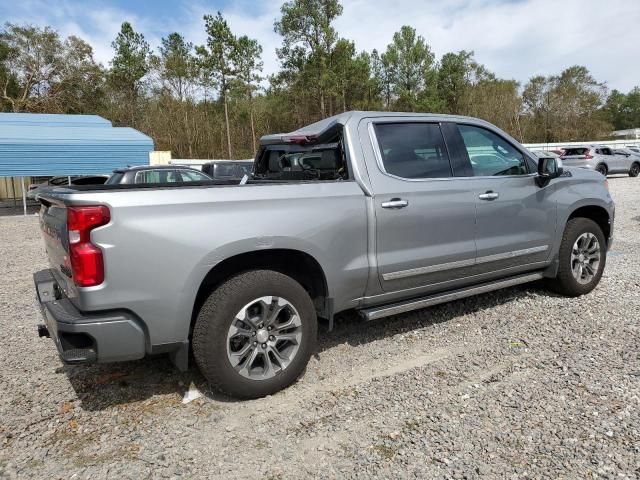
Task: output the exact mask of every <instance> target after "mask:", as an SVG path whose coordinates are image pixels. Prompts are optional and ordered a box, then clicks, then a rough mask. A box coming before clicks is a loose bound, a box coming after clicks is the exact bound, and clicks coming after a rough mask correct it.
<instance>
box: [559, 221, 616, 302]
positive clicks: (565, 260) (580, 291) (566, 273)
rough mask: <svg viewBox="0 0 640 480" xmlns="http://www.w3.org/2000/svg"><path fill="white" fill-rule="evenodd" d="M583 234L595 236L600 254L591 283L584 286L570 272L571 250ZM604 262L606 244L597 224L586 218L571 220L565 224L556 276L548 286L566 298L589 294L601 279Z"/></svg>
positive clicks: (605, 259)
mask: <svg viewBox="0 0 640 480" xmlns="http://www.w3.org/2000/svg"><path fill="white" fill-rule="evenodd" d="M584 233H592V234H593V235H595V237H596V238H597V240H598V244H599V252H600V262H599V265H598V269H597V271H596V272H595V275H594V276H593V278H592V279H591V281H589V283H585V284H583V283H580V282H578V280H577V279H576V278H575V277H574V275H573V273H572V271H571V251H572V249H573V245H574V243H575V242H576V240H577V239H578V237H580V236H581V235H582V234H584ZM606 261H607V244H606V241H605V237H604V234H603V233H602V230H601V229H600V227H599V226H598V224H597V223H595V222H594V221H593V220H589V219H588V218H581V217H578V218H572V219H571V220H569V221H568V222H567V226H566V228H565V229H564V235H563V236H562V243H561V244H560V252H559V266H558V274H557V276H556V278H554V279H552V280H549V281H548V286H549V288H551V289H552V290H553V291H555V292H557V293H560V294H561V295H566V296H568V297H577V296H580V295H584V294H586V293H589V292H590V291H591V290H593V289H594V288H595V287H596V285H598V282H599V281H600V277H602V272H603V271H604V267H605V264H606Z"/></svg>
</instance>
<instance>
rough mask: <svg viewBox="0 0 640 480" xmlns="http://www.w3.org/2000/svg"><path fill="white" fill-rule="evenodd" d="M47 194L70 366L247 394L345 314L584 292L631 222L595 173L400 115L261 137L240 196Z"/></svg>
mask: <svg viewBox="0 0 640 480" xmlns="http://www.w3.org/2000/svg"><path fill="white" fill-rule="evenodd" d="M297 165H299V166H300V169H297ZM294 167H296V168H294ZM40 202H41V204H42V206H41V209H40V224H41V228H42V232H43V238H44V241H45V245H46V251H47V254H48V256H49V260H50V262H49V263H50V265H51V268H49V269H46V270H42V271H40V272H37V273H36V274H35V275H34V280H35V285H36V290H37V298H38V299H39V302H40V304H41V306H42V310H43V312H44V315H45V322H46V326H44V325H43V326H41V328H40V332H41V334H42V335H45V336H46V335H50V336H51V337H53V338H54V340H55V342H56V345H57V347H58V350H59V352H60V355H61V357H62V358H63V360H64V361H65V362H68V363H91V362H114V361H120V360H134V359H139V358H142V357H144V356H146V355H152V354H160V353H164V354H169V355H170V356H171V359H172V360H173V362H174V363H175V364H176V365H177V366H178V368H180V369H186V368H187V367H188V362H189V359H190V358H194V359H195V362H196V364H197V365H198V367H199V368H200V370H201V371H202V373H203V374H204V376H205V377H206V378H207V379H208V380H209V382H210V383H211V384H212V385H214V386H215V387H217V388H219V389H220V390H222V391H224V392H227V393H228V394H231V395H233V396H236V397H242V398H255V397H260V396H264V395H269V394H272V393H275V392H277V391H278V390H280V389H282V388H284V387H286V386H288V385H290V384H291V383H292V382H294V381H295V380H296V378H298V376H300V375H301V374H302V372H303V371H304V369H305V366H306V365H307V362H308V360H309V358H310V356H311V355H312V354H313V352H314V351H315V349H316V340H317V339H316V337H317V320H318V318H323V319H325V320H326V322H327V324H328V328H329V330H331V328H332V326H333V319H334V315H335V314H336V313H338V312H341V311H345V310H348V309H355V310H356V311H358V312H359V313H360V315H362V317H363V319H364V320H366V321H371V320H378V319H381V318H383V317H388V316H391V315H397V314H399V313H403V312H409V311H412V310H417V309H421V308H424V307H428V306H431V305H436V304H439V303H443V302H447V301H451V300H454V299H459V298H463V297H468V296H471V295H478V294H485V293H487V292H489V291H493V290H498V289H500V288H505V287H511V286H514V285H520V284H524V283H527V282H532V281H537V280H542V279H544V280H546V281H547V283H548V286H549V287H550V288H552V289H553V290H554V291H556V292H559V293H560V294H562V295H567V296H570V297H578V296H580V295H583V294H586V293H588V292H590V291H591V290H592V289H594V288H595V287H596V285H597V284H598V282H599V281H600V278H601V276H602V272H603V271H604V268H605V262H606V257H607V250H608V249H609V247H610V245H611V242H612V238H613V237H612V234H613V223H614V204H613V200H612V199H611V196H610V195H609V191H608V189H607V182H606V180H605V179H604V178H603V177H602V175H600V174H598V173H596V172H593V171H588V170H584V169H579V168H576V169H573V168H566V169H563V168H562V166H561V164H560V163H559V162H558V161H557V158H556V157H553V156H544V155H543V156H541V157H540V158H536V157H534V156H533V155H532V154H531V153H530V152H529V151H528V150H526V149H525V148H524V147H523V146H522V145H520V144H519V143H518V142H517V141H516V140H515V139H513V138H512V137H510V136H509V135H508V134H506V133H505V132H503V131H501V130H500V129H498V128H497V127H495V126H493V125H491V124H490V123H487V122H485V121H483V120H479V119H475V118H470V117H459V116H452V115H431V114H417V113H391V112H345V113H342V114H340V115H337V116H335V117H331V118H327V119H324V120H322V121H320V122H318V123H315V124H313V125H309V126H307V127H305V128H303V129H301V130H298V131H296V132H293V133H288V134H275V135H267V136H265V137H262V139H261V140H260V148H259V150H258V153H257V155H256V159H255V163H254V167H253V175H252V176H251V178H250V179H249V180H248V181H246V182H243V183H241V184H240V183H238V182H234V184H229V183H225V182H208V183H203V182H201V183H197V184H193V183H191V184H189V183H173V184H162V185H158V186H153V185H152V186H145V185H140V186H138V185H101V186H92V187H88V186H84V187H79V186H71V187H67V188H61V189H57V190H52V191H50V192H46V193H45V194H44V195H43V196H41V197H40ZM574 301H575V302H576V307H575V308H576V310H579V309H580V306H579V302H580V300H574ZM362 329H363V330H364V329H366V326H365V325H363V326H362ZM191 354H193V355H192V356H191Z"/></svg>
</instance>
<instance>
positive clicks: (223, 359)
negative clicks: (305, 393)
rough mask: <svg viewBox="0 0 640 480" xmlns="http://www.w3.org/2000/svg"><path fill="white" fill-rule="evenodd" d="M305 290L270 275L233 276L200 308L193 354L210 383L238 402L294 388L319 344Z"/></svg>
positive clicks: (278, 275)
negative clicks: (241, 399)
mask: <svg viewBox="0 0 640 480" xmlns="http://www.w3.org/2000/svg"><path fill="white" fill-rule="evenodd" d="M316 335H317V319H316V313H315V309H314V306H313V302H312V301H311V298H310V297H309V294H308V293H307V292H306V290H305V289H304V288H303V287H302V286H301V285H300V284H299V283H298V282H296V281H295V280H293V279H292V278H290V277H288V276H286V275H283V274H281V273H278V272H274V271H271V270H253V271H249V272H245V273H242V274H239V275H237V276H235V277H232V278H231V279H229V280H228V281H227V282H225V283H224V284H223V285H221V286H220V287H219V288H218V289H216V290H215V291H214V292H213V293H212V294H211V295H210V296H209V298H208V299H207V300H206V301H205V303H204V305H203V306H202V308H201V309H200V312H199V314H198V317H197V319H196V323H195V326H194V330H193V354H194V357H195V359H196V363H197V364H198V367H199V368H200V371H201V372H202V374H203V375H204V376H205V377H206V379H207V380H208V381H209V382H210V383H211V384H212V385H213V386H214V387H216V388H217V389H219V390H221V391H223V392H225V393H227V394H229V395H232V396H234V397H238V398H259V397H264V396H265V395H270V394H272V393H275V392H277V391H279V390H281V389H283V388H285V387H287V386H289V385H290V384H291V383H293V382H294V381H295V380H296V379H297V378H298V377H299V376H300V374H302V372H303V371H304V369H305V367H306V365H307V362H308V361H309V357H310V356H311V353H312V352H313V350H314V348H315V344H316Z"/></svg>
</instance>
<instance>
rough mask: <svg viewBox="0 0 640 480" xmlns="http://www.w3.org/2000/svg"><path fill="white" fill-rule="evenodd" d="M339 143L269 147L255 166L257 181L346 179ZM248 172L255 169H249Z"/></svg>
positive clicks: (346, 173) (343, 158)
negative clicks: (259, 179)
mask: <svg viewBox="0 0 640 480" xmlns="http://www.w3.org/2000/svg"><path fill="white" fill-rule="evenodd" d="M346 167H347V165H346V162H345V157H344V155H343V153H342V148H341V145H340V142H332V143H326V144H318V145H299V146H298V145H267V146H266V147H265V150H264V152H263V153H262V154H261V156H260V160H259V162H258V164H257V166H256V170H257V171H256V175H255V177H256V178H264V179H272V180H346V179H347V178H348V172H347V168H346ZM248 170H249V172H250V171H251V170H252V168H251V166H248Z"/></svg>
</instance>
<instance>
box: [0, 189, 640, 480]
mask: <svg viewBox="0 0 640 480" xmlns="http://www.w3.org/2000/svg"><path fill="white" fill-rule="evenodd" d="M609 183H610V188H611V190H612V194H613V196H614V198H615V200H616V202H617V218H616V230H615V236H616V240H615V243H614V246H613V250H612V251H611V252H610V256H609V258H608V262H607V268H606V270H605V273H604V276H603V278H602V281H601V283H600V286H599V287H598V288H597V289H596V290H595V291H594V292H592V293H591V294H590V295H588V296H585V297H582V298H579V299H566V298H561V297H558V296H555V295H552V294H550V293H548V292H546V291H545V290H544V289H542V288H541V287H540V286H536V285H533V286H527V287H524V288H514V289H509V290H504V291H500V292H495V293H492V294H487V295H483V296H481V297H475V298H470V299H466V300H463V301H457V302H454V303H451V304H448V305H443V306H439V307H435V308H431V309H427V310H423V311H420V312H416V313H413V314H409V315H402V316H398V317H394V318H392V319H388V320H386V321H380V322H378V323H371V324H363V323H360V322H359V320H358V318H357V317H356V316H355V315H353V314H349V315H344V316H342V317H341V318H339V319H338V322H337V329H336V331H334V332H333V333H331V334H329V333H327V332H326V326H324V327H323V328H321V332H320V347H319V349H318V352H317V355H316V356H315V357H314V358H313V359H312V360H311V363H310V365H309V368H308V370H307V373H306V375H305V376H304V377H303V378H302V379H301V380H300V381H299V382H298V383H297V384H296V385H294V386H293V387H291V388H289V389H288V390H286V391H284V392H281V393H279V394H277V395H274V396H272V397H267V398H264V399H261V400H255V401H248V402H235V401H232V400H230V399H227V398H224V397H221V396H220V395H218V394H216V393H214V392H208V391H207V387H206V385H205V384H204V382H203V379H202V377H201V376H200V374H199V373H198V372H196V371H195V370H192V371H190V372H188V373H186V374H179V373H177V372H176V371H174V370H173V368H172V366H171V364H170V362H169V361H168V360H167V359H165V358H154V359H146V360H143V361H139V362H131V363H125V364H114V365H104V366H91V367H65V366H63V365H62V364H61V363H60V362H59V360H58V358H57V354H56V351H55V347H54V345H53V342H52V341H51V340H48V339H39V338H38V337H37V335H36V332H35V326H36V324H37V323H39V322H40V314H39V311H38V309H37V307H36V304H35V300H34V290H33V286H32V282H31V272H33V271H34V270H36V269H39V268H44V267H45V266H46V263H45V256H44V248H43V245H42V241H41V239H40V235H39V231H38V226H37V219H36V218H35V217H28V218H22V217H4V218H0V271H1V272H2V276H1V277H0V331H1V332H2V337H1V339H0V365H1V366H2V369H1V370H0V387H1V388H0V392H1V394H0V477H3V478H4V477H8V478H14V477H15V478H91V479H92V480H97V479H102V478H107V477H108V478H136V479H137V478H170V477H178V476H181V477H184V478H193V477H209V478H210V477H221V478H225V479H232V478H247V477H250V476H252V477H256V476H264V477H266V478H312V477H313V478H345V477H352V478H369V477H380V478H389V477H394V478H477V477H500V478H592V477H601V478H639V477H640V326H639V323H640V322H639V320H640V275H639V274H640V255H638V251H640V179H633V178H628V177H618V178H611V179H610V180H609ZM192 382H193V383H194V384H195V385H196V386H197V387H198V388H200V389H201V390H202V391H203V393H204V396H203V397H201V398H199V399H197V400H194V401H192V402H191V403H188V404H183V403H182V398H183V395H184V393H185V391H186V390H187V389H188V388H189V386H190V385H191V383H192Z"/></svg>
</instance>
